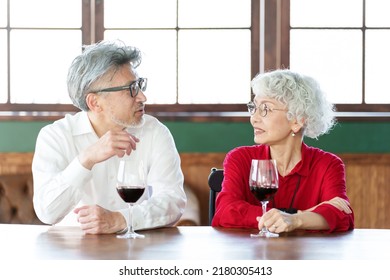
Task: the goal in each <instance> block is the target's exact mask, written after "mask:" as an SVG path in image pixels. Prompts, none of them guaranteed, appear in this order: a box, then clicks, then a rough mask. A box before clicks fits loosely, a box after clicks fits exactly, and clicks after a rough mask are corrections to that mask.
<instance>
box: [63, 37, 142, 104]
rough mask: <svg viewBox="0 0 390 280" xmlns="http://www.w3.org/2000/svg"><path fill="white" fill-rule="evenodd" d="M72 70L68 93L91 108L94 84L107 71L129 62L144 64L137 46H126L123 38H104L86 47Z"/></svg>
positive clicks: (75, 101)
mask: <svg viewBox="0 0 390 280" xmlns="http://www.w3.org/2000/svg"><path fill="white" fill-rule="evenodd" d="M83 47H84V51H83V53H82V54H80V55H79V56H77V57H76V58H75V59H74V60H73V62H72V64H71V66H70V68H69V71H68V79H67V84H68V93H69V97H70V98H71V100H72V102H73V104H74V105H75V106H77V107H78V108H80V109H81V110H83V111H88V110H89V108H88V106H87V103H86V97H87V94H88V93H89V92H90V90H91V85H92V84H93V83H94V82H95V81H97V80H99V79H100V78H102V77H103V76H104V75H105V74H107V73H108V72H110V71H112V70H114V71H115V70H116V69H118V68H119V67H121V66H123V65H126V64H129V67H130V66H131V67H132V68H133V69H135V68H137V67H138V66H139V64H141V60H142V59H141V52H140V50H139V49H137V48H136V47H132V46H126V45H125V44H124V43H123V42H122V41H102V42H99V43H96V44H93V45H88V46H83Z"/></svg>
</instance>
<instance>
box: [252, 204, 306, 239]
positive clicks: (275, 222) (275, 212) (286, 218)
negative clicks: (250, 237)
mask: <svg viewBox="0 0 390 280" xmlns="http://www.w3.org/2000/svg"><path fill="white" fill-rule="evenodd" d="M257 221H258V222H259V224H258V227H259V230H261V228H262V227H263V226H265V227H266V228H267V229H268V230H269V231H271V232H276V233H281V232H289V231H293V230H295V229H296V228H297V227H298V221H297V219H296V215H295V214H289V213H286V212H283V211H281V210H279V209H276V208H272V209H270V210H269V211H268V212H267V213H265V214H264V215H263V216H261V217H257Z"/></svg>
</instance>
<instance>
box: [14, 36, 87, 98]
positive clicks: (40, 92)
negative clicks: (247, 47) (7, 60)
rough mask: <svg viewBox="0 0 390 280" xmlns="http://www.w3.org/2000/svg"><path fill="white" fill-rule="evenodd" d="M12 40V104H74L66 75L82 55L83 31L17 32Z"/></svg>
mask: <svg viewBox="0 0 390 280" xmlns="http://www.w3.org/2000/svg"><path fill="white" fill-rule="evenodd" d="M10 40H11V74H10V78H11V82H10V83H11V88H12V98H11V102H12V103H71V102H70V99H69V97H68V93H67V86H66V76H67V74H68V68H69V66H70V64H71V62H72V61H73V59H74V57H75V56H76V55H78V54H79V53H80V52H81V32H80V31H58V30H50V31H44V30H27V31H26V30H13V31H11V34H10ZM31 42H39V44H38V43H36V44H32V43H31Z"/></svg>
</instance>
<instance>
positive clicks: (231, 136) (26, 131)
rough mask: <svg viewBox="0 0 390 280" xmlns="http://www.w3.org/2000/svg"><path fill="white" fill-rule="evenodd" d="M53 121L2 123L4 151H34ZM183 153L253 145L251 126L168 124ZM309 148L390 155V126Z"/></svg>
mask: <svg viewBox="0 0 390 280" xmlns="http://www.w3.org/2000/svg"><path fill="white" fill-rule="evenodd" d="M48 123H49V122H16V121H15V122H13V121H5V122H0V152H30V151H34V148H35V140H36V137H37V135H38V132H39V130H40V129H41V128H42V127H43V126H44V125H46V124H48ZM165 124H166V125H167V126H168V128H169V129H170V130H171V132H172V134H173V137H174V138H175V142H176V145H177V148H178V150H179V152H227V151H229V150H231V149H232V148H234V147H236V146H241V145H252V144H253V132H252V128H251V126H250V124H249V122H248V123H236V122H231V123H227V122H213V123H200V122H199V123H191V122H165ZM305 142H306V143H307V144H308V145H312V146H316V147H319V148H321V149H324V150H327V151H330V152H334V153H389V152H390V123H388V122H362V123H357V122H344V123H339V124H337V125H336V127H334V129H333V130H332V131H331V132H330V134H326V135H323V136H321V137H320V138H319V139H318V140H313V139H305Z"/></svg>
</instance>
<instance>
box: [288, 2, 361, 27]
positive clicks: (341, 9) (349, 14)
mask: <svg viewBox="0 0 390 280" xmlns="http://www.w3.org/2000/svg"><path fill="white" fill-rule="evenodd" d="M290 1H291V2H290V7H291V8H290V11H291V14H290V24H291V26H292V27H361V26H362V24H363V20H362V14H363V2H362V0H290Z"/></svg>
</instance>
